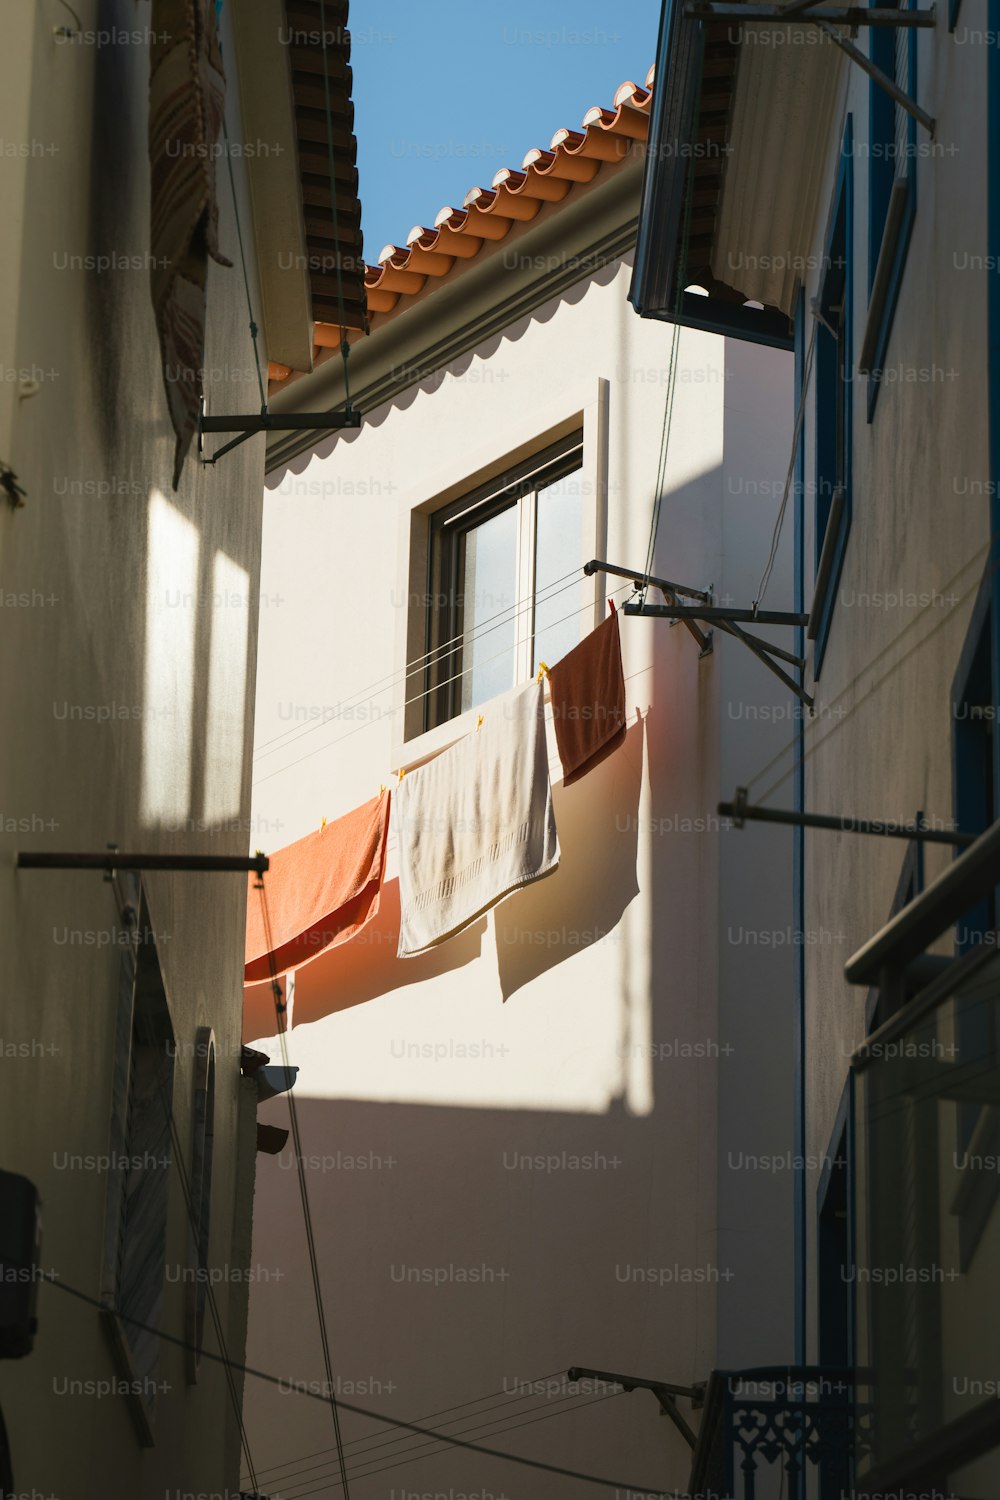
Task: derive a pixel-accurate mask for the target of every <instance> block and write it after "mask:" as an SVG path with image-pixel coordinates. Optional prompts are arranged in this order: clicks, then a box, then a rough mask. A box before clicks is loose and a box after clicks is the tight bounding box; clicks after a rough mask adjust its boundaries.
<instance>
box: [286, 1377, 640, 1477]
mask: <svg viewBox="0 0 1000 1500" xmlns="http://www.w3.org/2000/svg"><path fill="white" fill-rule="evenodd" d="M587 1394H588V1393H587V1392H585V1391H578V1392H577V1393H576V1394H575V1395H572V1396H564V1397H562V1398H561V1399H560V1400H559V1401H548V1400H542V1401H541V1402H539V1403H538V1404H537V1405H535V1406H531V1407H529V1408H528V1410H527V1411H519V1412H517V1413H516V1415H517V1416H518V1417H519V1418H520V1417H526V1418H527V1417H535V1414H536V1413H538V1412H541V1411H545V1413H546V1415H547V1416H557V1417H561V1416H565V1415H566V1413H565V1412H563V1411H556V1410H555V1408H556V1407H558V1406H564V1405H565V1404H566V1403H567V1402H575V1403H576V1405H575V1406H574V1407H573V1410H574V1411H575V1410H578V1409H579V1407H581V1406H589V1405H590V1404H591V1403H590V1401H589V1400H583V1399H581V1398H582V1397H584V1396H586V1395H587ZM621 1394H622V1392H621V1391H607V1392H605V1395H606V1396H620V1395H621ZM520 1399H521V1400H530V1399H531V1398H530V1397H526V1396H523V1397H521V1398H520ZM509 1404H510V1405H515V1404H516V1403H515V1402H511V1403H509ZM470 1415H471V1414H470ZM484 1417H486V1418H487V1420H486V1421H483V1420H481V1419H482V1418H484ZM464 1420H468V1418H462V1417H453V1418H452V1423H454V1422H459V1421H464ZM536 1420H544V1419H538V1418H536ZM498 1424H500V1425H499V1427H498ZM451 1425H452V1424H451V1423H448V1422H445V1423H442V1424H441V1427H440V1428H439V1429H436V1430H437V1431H441V1432H443V1430H444V1428H445V1427H448V1426H451ZM528 1425H529V1423H528V1422H527V1421H524V1422H522V1421H518V1422H513V1423H511V1422H508V1421H507V1417H506V1415H504V1416H499V1417H498V1416H492V1417H490V1416H489V1413H488V1412H477V1413H476V1414H475V1415H474V1416H473V1417H472V1425H471V1426H470V1427H460V1428H459V1429H458V1430H457V1432H454V1433H451V1434H450V1436H452V1437H467V1436H468V1435H469V1434H470V1433H476V1434H478V1435H480V1436H483V1435H485V1434H486V1433H487V1431H488V1429H489V1428H491V1427H498V1430H497V1431H496V1432H493V1433H491V1434H490V1436H492V1437H498V1436H499V1435H500V1433H501V1432H509V1431H510V1430H511V1428H512V1427H527V1426H528ZM413 1437H414V1434H413V1433H411V1432H404V1433H403V1434H402V1435H401V1436H400V1437H397V1438H393V1439H391V1440H390V1442H392V1443H408V1442H411V1440H412V1439H413ZM390 1442H387V1443H384V1444H378V1445H376V1446H377V1447H389V1446H390ZM429 1449H433V1450H434V1451H435V1452H437V1453H443V1452H444V1451H445V1450H444V1449H443V1448H442V1446H441V1443H440V1439H438V1438H432V1439H431V1441H430V1442H429V1443H424V1442H417V1443H415V1444H413V1446H412V1447H409V1448H399V1449H397V1450H396V1452H395V1453H381V1454H379V1455H378V1456H377V1457H367V1458H366V1457H365V1456H364V1455H363V1454H360V1453H358V1454H352V1455H351V1457H352V1460H353V1459H355V1458H356V1459H360V1461H361V1462H360V1464H358V1465H356V1466H355V1467H354V1468H352V1469H351V1470H350V1471H349V1477H350V1478H352V1479H353V1478H357V1477H359V1476H360V1477H362V1478H368V1477H369V1476H370V1475H371V1474H384V1473H385V1472H386V1471H387V1470H388V1469H390V1468H398V1467H400V1466H401V1465H402V1464H403V1463H405V1462H406V1460H407V1459H408V1458H410V1457H411V1455H415V1454H420V1455H421V1456H422V1457H431V1456H432V1454H431V1453H429V1452H428V1451H426V1450H429ZM384 1458H391V1459H392V1463H391V1464H382V1460H383V1459H384ZM371 1464H382V1467H381V1468H377V1469H372V1468H370V1467H369V1466H370V1465H371ZM322 1468H324V1465H323V1464H321V1463H320V1464H313V1465H312V1466H311V1468H310V1467H307V1468H304V1469H296V1470H293V1471H292V1472H291V1473H289V1474H284V1475H281V1476H278V1477H277V1478H276V1477H275V1476H274V1475H272V1476H271V1478H270V1480H269V1482H270V1483H271V1484H275V1483H278V1484H281V1485H282V1487H284V1486H285V1485H287V1484H288V1483H289V1482H290V1481H291V1480H293V1479H294V1478H295V1475H296V1474H309V1473H310V1472H311V1471H312V1470H315V1469H322ZM363 1471H364V1472H363ZM329 1477H330V1471H327V1473H325V1474H316V1473H312V1477H311V1478H309V1479H302V1480H301V1481H296V1483H295V1484H294V1485H293V1487H292V1489H290V1490H288V1491H287V1492H286V1494H285V1500H296V1493H295V1492H296V1490H298V1491H299V1492H300V1494H301V1487H302V1485H316V1484H320V1485H322V1484H323V1482H324V1481H325V1480H327V1479H328V1478H329ZM304 1493H305V1494H313V1493H315V1492H314V1491H313V1490H306V1491H305V1492H304Z"/></svg>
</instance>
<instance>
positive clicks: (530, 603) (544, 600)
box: [254, 568, 579, 759]
mask: <svg viewBox="0 0 1000 1500" xmlns="http://www.w3.org/2000/svg"><path fill="white" fill-rule="evenodd" d="M578 573H579V569H578V568H571V569H570V571H569V572H568V573H564V574H563V575H562V578H556V579H554V580H553V582H552V583H550V584H546V585H545V588H544V590H543V591H542V597H539V596H538V595H536V596H535V598H533V599H529V600H527V601H524V602H522V603H521V604H518V605H510V606H508V608H507V609H503V610H499V611H498V613H497V614H495V615H489V616H488V617H487V618H486V619H485V620H481V621H480V622H479V624H478V625H477V626H476V627H475V629H474V630H472V631H470V633H469V635H468V636H465V635H454V636H452V638H451V640H449V641H444V642H442V643H441V644H440V645H438V646H435V647H434V648H433V649H432V650H430V651H425V652H424V654H423V656H418V657H416V658H415V659H414V660H413V661H409V662H407V663H406V665H405V666H404V667H402V668H398V669H397V670H396V671H394V672H390V673H389V674H388V676H386V677H381V678H379V679H378V681H376V682H374V683H371V684H369V686H368V687H363V688H358V689H357V691H356V692H354V693H351V694H349V695H348V697H347V698H346V699H345V700H344V704H342V705H341V706H342V707H343V706H344V705H346V704H350V703H351V702H352V700H353V699H355V698H360V697H362V695H367V696H366V697H365V699H364V701H366V702H370V701H371V699H372V698H373V697H377V696H379V695H380V694H381V693H384V692H388V691H389V689H390V688H392V687H394V686H395V685H396V683H398V682H399V681H400V680H401V679H402V680H404V681H405V679H406V678H407V677H412V676H413V675H414V673H416V672H417V671H419V670H420V669H421V667H423V668H424V669H425V670H426V669H427V668H428V667H430V666H434V665H436V663H435V662H432V661H431V660H430V658H431V657H437V656H439V655H442V654H450V653H451V651H452V650H453V649H454V647H455V646H456V645H458V644H459V643H460V642H463V643H464V642H468V643H475V642H477V641H480V640H482V638H483V637H484V636H485V635H489V634H490V633H491V631H493V630H499V629H500V626H501V625H504V624H511V623H512V622H513V621H514V620H516V619H517V618H518V616H519V615H522V614H524V613H526V612H527V611H528V610H531V609H537V607H538V605H539V604H548V603H550V602H551V600H553V599H555V598H556V597H557V596H558V595H559V594H563V593H565V592H566V590H567V589H570V588H572V587H573V586H574V583H576V582H578V581H579V580H578V578H577V574H578ZM567 578H568V579H569V580H570V582H569V583H564V580H565V579H567ZM557 584H562V585H563V587H561V588H558V587H557V586H556V585H557ZM550 590H551V592H549V591H550ZM511 611H513V613H512V614H511ZM506 615H510V616H511V618H510V619H509V620H507V619H505V618H504V617H505V616H506ZM494 620H496V621H499V622H500V623H499V624H496V625H494V624H493V623H492V622H493V621H494ZM487 626H489V627H490V629H487V628H486V627H487ZM316 727H317V726H316V725H315V724H310V725H308V726H307V728H306V729H305V730H302V729H299V728H297V729H283V730H282V731H281V733H280V734H276V735H274V736H272V738H271V739H269V740H262V741H261V743H260V745H259V746H258V747H257V749H256V750H255V752H254V758H255V759H262V758H263V757H264V756H265V755H272V754H273V753H274V750H273V749H272V748H268V747H277V748H278V749H281V748H282V746H280V745H278V741H279V740H284V741H286V742H287V741H288V740H289V739H290V738H295V739H297V738H300V736H301V735H302V734H303V733H305V734H308V733H309V732H310V730H312V729H315V728H316Z"/></svg>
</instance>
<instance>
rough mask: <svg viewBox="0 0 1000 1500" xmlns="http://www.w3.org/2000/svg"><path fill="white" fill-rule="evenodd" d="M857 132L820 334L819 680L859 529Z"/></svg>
mask: <svg viewBox="0 0 1000 1500" xmlns="http://www.w3.org/2000/svg"><path fill="white" fill-rule="evenodd" d="M853 186H854V168H853V131H852V125H851V118H850V116H848V120H847V129H846V131H845V134H844V142H843V146H842V148H841V159H840V172H839V174H838V178H837V188H836V193H835V195H834V202H833V212H832V215H831V220H830V228H829V230H828V233H827V242H826V251H825V255H824V271H823V280H822V282H821V285H820V290H819V296H818V298H817V308H816V311H817V313H818V320H817V329H816V355H815V359H816V512H815V515H816V527H815V535H816V557H815V565H816V584H815V593H814V602H813V612H812V618H811V620H810V626H809V633H810V635H811V636H813V637H814V638H815V641H816V647H815V653H814V658H813V673H814V676H816V677H818V676H819V673H820V668H821V666H822V663H823V655H824V653H825V651H826V641H827V636H828V634H829V630H830V621H831V618H832V616H833V610H834V605H835V602H836V592H837V585H838V583H839V581H840V573H841V569H842V567H843V562H844V552H845V550H846V547H847V536H848V532H849V530H850V525H851V443H852V434H851V427H852V423H851V392H852V390H853V378H852V377H853V371H852V349H851V344H852V340H851V308H852V283H853V277H852V274H851V243H852V235H853V202H852V196H853Z"/></svg>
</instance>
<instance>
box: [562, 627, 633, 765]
mask: <svg viewBox="0 0 1000 1500" xmlns="http://www.w3.org/2000/svg"><path fill="white" fill-rule="evenodd" d="M549 693H550V696H551V698H552V718H553V722H554V724H555V730H556V744H557V745H558V746H559V759H560V760H561V761H562V768H563V785H564V786H569V784H570V782H572V781H578V780H579V778H580V777H581V776H586V774H587V772H588V771H592V770H593V769H594V767H595V766H596V765H599V764H600V762H601V761H602V760H603V759H604V757H605V756H606V755H610V754H611V752H612V750H616V749H617V748H618V746H619V745H620V744H621V743H622V741H623V740H624V738H625V730H626V728H627V725H626V723H625V674H624V672H623V671H622V647H621V638H620V636H619V632H618V615H617V613H615V614H613V615H611V617H610V618H609V619H607V620H605V621H604V623H603V625H598V627H597V629H596V630H592V631H591V632H590V634H589V635H588V636H587V638H586V640H582V641H581V642H580V644H579V646H574V647H573V650H572V651H570V652H569V653H568V655H566V656H564V657H563V659H562V661H557V662H556V664H555V666H554V667H552V669H551V670H550V672H549Z"/></svg>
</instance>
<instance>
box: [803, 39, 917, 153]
mask: <svg viewBox="0 0 1000 1500" xmlns="http://www.w3.org/2000/svg"><path fill="white" fill-rule="evenodd" d="M870 14H871V12H869V15H870ZM898 14H899V16H900V17H902V16H917V15H920V12H919V11H914V10H911V11H905V10H901V11H899V12H898ZM803 19H809V18H808V17H804V18H803ZM812 19H813V20H814V24H815V25H816V26H817V27H818V28H819V30H820V31H822V33H823V35H824V36H828V37H829V38H830V40H831V42H833V43H834V45H835V46H837V47H839V48H840V50H841V52H846V53H847V56H848V57H849V58H850V59H851V61H852V62H856V63H857V65H858V67H859V68H860V69H861V71H862V72H863V73H867V74H868V77H869V78H870V79H872V81H873V82H874V83H877V84H878V86H879V88H880V89H882V90H883V91H884V92H885V93H887V94H888V95H889V97H890V98H891V99H894V100H895V101H896V103H897V104H898V105H899V107H900V109H905V111H906V113H907V114H908V115H911V116H912V117H913V119H914V120H916V122H917V124H918V125H922V126H923V127H924V129H925V130H926V131H927V134H928V135H929V136H930V137H931V138H932V139H933V136H934V132H935V130H936V129H937V121H936V120H935V118H934V116H933V115H929V114H928V113H927V111H926V109H921V108H920V105H919V104H917V102H916V101H915V100H914V99H911V98H910V96H909V94H907V93H905V92H904V91H903V90H902V89H901V88H900V87H899V85H898V83H897V82H896V80H895V79H894V78H890V77H889V75H888V73H883V71H882V69H881V68H878V67H876V66H875V64H874V63H873V62H872V60H871V58H870V57H866V56H865V54H864V53H863V52H862V50H861V48H860V47H856V46H855V45H854V43H853V42H850V41H848V39H847V37H846V36H841V35H840V33H839V32H837V31H834V29H833V27H832V26H829V25H828V24H827V23H826V21H821V20H820V19H819V17H818V16H816V17H814V18H812ZM897 24H899V23H897ZM932 24H933V17H932Z"/></svg>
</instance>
